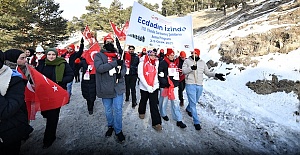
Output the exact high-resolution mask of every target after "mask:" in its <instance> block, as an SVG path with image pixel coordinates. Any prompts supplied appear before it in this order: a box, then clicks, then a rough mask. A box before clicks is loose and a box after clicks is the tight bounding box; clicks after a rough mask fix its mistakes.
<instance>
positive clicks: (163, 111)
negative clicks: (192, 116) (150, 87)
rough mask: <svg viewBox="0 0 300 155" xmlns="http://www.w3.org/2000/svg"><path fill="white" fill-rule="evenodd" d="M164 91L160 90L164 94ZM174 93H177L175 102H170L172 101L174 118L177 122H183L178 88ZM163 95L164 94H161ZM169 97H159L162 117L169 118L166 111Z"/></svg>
mask: <svg viewBox="0 0 300 155" xmlns="http://www.w3.org/2000/svg"><path fill="white" fill-rule="evenodd" d="M163 90H164V89H163V88H160V92H162V91H163ZM174 93H175V100H170V101H171V113H172V118H173V119H174V120H175V121H182V115H181V112H180V108H179V101H178V94H177V93H178V87H175V88H174ZM160 94H162V93H160ZM168 101H169V99H168V96H166V97H162V96H161V95H160V97H159V110H160V116H161V117H165V116H167V114H166V109H167V105H168Z"/></svg>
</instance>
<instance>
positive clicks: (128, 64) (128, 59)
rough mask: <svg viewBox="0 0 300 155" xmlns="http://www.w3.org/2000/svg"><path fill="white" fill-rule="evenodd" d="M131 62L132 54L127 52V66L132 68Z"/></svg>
mask: <svg viewBox="0 0 300 155" xmlns="http://www.w3.org/2000/svg"><path fill="white" fill-rule="evenodd" d="M130 63H131V55H130V53H128V52H125V66H126V67H127V68H130Z"/></svg>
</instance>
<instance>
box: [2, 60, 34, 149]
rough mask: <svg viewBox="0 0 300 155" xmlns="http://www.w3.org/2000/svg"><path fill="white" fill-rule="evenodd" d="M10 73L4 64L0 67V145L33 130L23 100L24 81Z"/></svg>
mask: <svg viewBox="0 0 300 155" xmlns="http://www.w3.org/2000/svg"><path fill="white" fill-rule="evenodd" d="M12 73H13V72H12V70H11V69H10V68H9V67H7V66H5V65H4V66H3V67H2V68H1V69H0V79H1V84H0V91H1V93H0V146H8V145H10V144H12V143H15V142H18V141H21V139H22V138H23V137H26V136H28V135H29V133H31V132H32V131H33V128H32V127H31V126H30V125H29V124H28V117H27V109H26V104H25V101H24V91H25V83H24V81H23V79H22V78H21V77H20V76H14V74H12Z"/></svg>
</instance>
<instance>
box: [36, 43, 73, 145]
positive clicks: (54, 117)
mask: <svg viewBox="0 0 300 155" xmlns="http://www.w3.org/2000/svg"><path fill="white" fill-rule="evenodd" d="M45 55H46V58H45V59H41V60H39V62H38V66H37V67H36V70H37V71H39V72H40V73H42V74H43V75H45V76H46V77H47V78H49V79H50V80H52V81H53V82H55V83H57V84H58V85H59V86H61V87H62V88H63V89H65V90H67V83H68V82H71V81H73V78H74V73H73V70H72V69H71V67H70V66H69V64H68V63H67V62H66V60H65V59H64V58H61V57H57V56H58V52H57V51H56V49H55V48H49V49H47V50H46V51H45ZM59 113H60V108H56V109H51V110H46V111H41V114H42V115H43V117H44V118H46V119H47V123H46V129H45V133H44V139H43V143H44V146H43V148H48V147H50V146H51V145H52V143H53V142H54V141H55V139H56V129H57V124H58V120H59Z"/></svg>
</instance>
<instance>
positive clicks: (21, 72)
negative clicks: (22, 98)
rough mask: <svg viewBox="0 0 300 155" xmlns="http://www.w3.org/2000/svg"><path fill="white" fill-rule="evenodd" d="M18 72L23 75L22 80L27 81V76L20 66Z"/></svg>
mask: <svg viewBox="0 0 300 155" xmlns="http://www.w3.org/2000/svg"><path fill="white" fill-rule="evenodd" d="M17 71H18V72H19V73H20V74H21V75H22V78H23V79H25V80H27V77H26V76H25V74H24V73H23V71H22V70H21V68H20V66H18V67H17Z"/></svg>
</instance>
